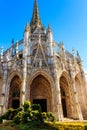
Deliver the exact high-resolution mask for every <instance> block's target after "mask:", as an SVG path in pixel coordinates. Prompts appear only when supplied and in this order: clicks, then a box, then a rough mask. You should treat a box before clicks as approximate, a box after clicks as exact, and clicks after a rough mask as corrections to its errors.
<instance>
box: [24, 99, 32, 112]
mask: <svg viewBox="0 0 87 130" xmlns="http://www.w3.org/2000/svg"><path fill="white" fill-rule="evenodd" d="M23 107H24V111H25V112H27V111H28V110H29V109H30V108H31V103H30V101H25V102H24V106H23Z"/></svg>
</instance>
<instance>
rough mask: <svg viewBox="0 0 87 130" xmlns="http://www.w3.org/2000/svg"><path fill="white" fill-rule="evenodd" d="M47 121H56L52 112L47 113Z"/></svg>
mask: <svg viewBox="0 0 87 130" xmlns="http://www.w3.org/2000/svg"><path fill="white" fill-rule="evenodd" d="M47 120H48V121H52V122H55V121H56V117H55V116H54V114H53V113H52V112H47Z"/></svg>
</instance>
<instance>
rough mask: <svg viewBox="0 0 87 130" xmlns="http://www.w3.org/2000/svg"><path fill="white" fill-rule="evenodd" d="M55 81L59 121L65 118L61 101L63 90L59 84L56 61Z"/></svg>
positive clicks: (56, 108) (56, 110)
mask: <svg viewBox="0 0 87 130" xmlns="http://www.w3.org/2000/svg"><path fill="white" fill-rule="evenodd" d="M54 80H55V81H54V82H55V113H56V115H57V119H58V121H62V120H63V112H62V103H61V92H60V85H59V77H58V69H57V65H56V62H55V63H54Z"/></svg>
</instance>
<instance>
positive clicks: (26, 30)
mask: <svg viewBox="0 0 87 130" xmlns="http://www.w3.org/2000/svg"><path fill="white" fill-rule="evenodd" d="M28 31H29V25H28V22H27V23H26V26H25V32H28Z"/></svg>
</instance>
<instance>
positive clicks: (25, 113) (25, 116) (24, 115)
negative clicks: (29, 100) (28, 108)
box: [22, 112, 30, 123]
mask: <svg viewBox="0 0 87 130" xmlns="http://www.w3.org/2000/svg"><path fill="white" fill-rule="evenodd" d="M29 116H30V115H29V113H27V112H24V113H23V114H22V122H23V123H27V122H28V121H29V120H30V117H29Z"/></svg>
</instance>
